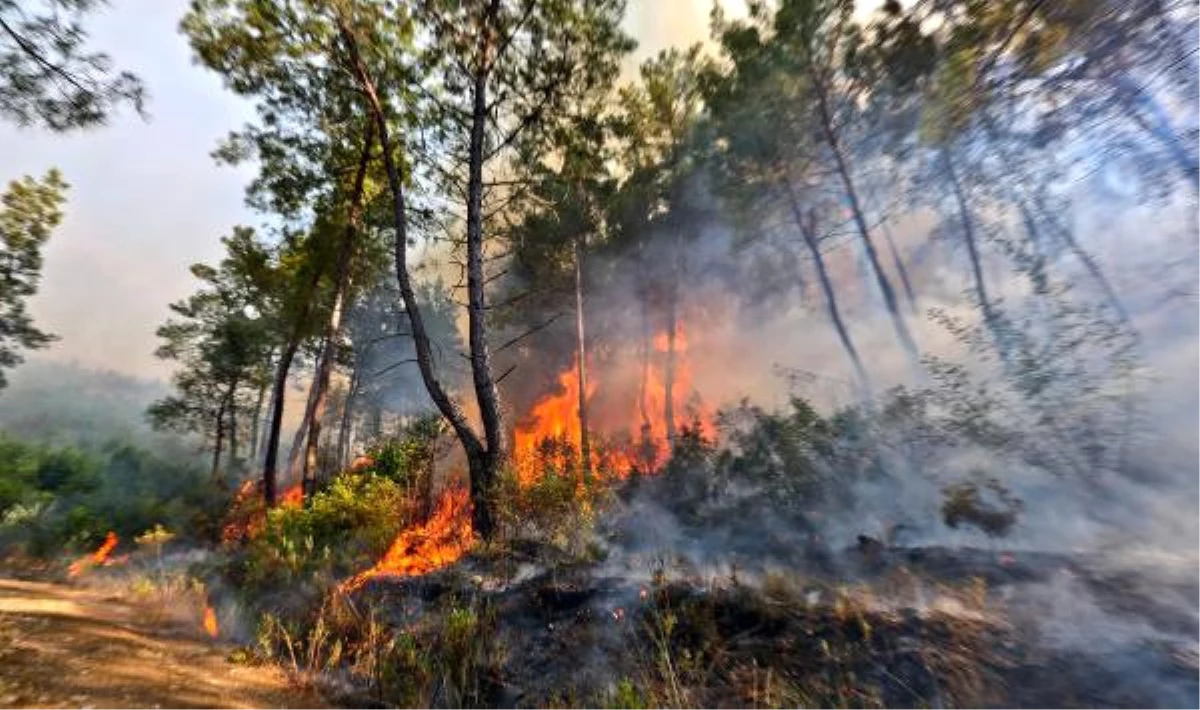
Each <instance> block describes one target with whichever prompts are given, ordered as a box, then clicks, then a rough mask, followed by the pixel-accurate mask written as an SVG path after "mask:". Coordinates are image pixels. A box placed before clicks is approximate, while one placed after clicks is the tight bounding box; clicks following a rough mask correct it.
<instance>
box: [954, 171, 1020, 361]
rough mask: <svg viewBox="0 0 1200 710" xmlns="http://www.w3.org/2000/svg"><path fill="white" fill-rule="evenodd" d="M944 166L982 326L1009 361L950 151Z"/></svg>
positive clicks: (971, 220) (965, 198)
mask: <svg viewBox="0 0 1200 710" xmlns="http://www.w3.org/2000/svg"><path fill="white" fill-rule="evenodd" d="M941 152H942V156H941V157H942V162H943V164H944V165H945V167H946V177H947V179H948V180H949V181H950V186H951V188H952V192H953V194H954V202H955V205H956V206H957V207H958V218H959V222H960V224H961V225H962V235H963V243H964V244H965V245H966V247H967V257H968V258H969V259H970V261H971V277H972V279H973V281H974V289H975V300H977V301H979V310H980V312H981V313H982V314H983V323H984V325H985V326H986V327H987V329H988V332H990V333H991V334H992V340H993V341H994V342H995V344H996V351H997V352H998V353H999V354H1000V358H1001V359H1002V360H1004V361H1006V362H1007V361H1008V353H1009V347H1008V340H1007V338H1006V337H1005V335H1004V332H1003V329H1002V328H1001V324H1000V320H999V318H998V316H997V314H996V311H995V309H993V308H992V302H991V299H990V298H989V297H988V292H987V284H986V282H985V281H984V278H983V264H982V259H981V258H980V255H979V244H978V240H977V239H976V235H975V220H974V219H973V218H972V216H971V207H970V205H968V204H967V197H966V194H965V192H964V191H963V187H962V182H961V181H960V180H959V179H958V173H957V172H956V171H955V170H954V161H953V160H952V159H951V157H950V151H949V149H948V148H942V151H941Z"/></svg>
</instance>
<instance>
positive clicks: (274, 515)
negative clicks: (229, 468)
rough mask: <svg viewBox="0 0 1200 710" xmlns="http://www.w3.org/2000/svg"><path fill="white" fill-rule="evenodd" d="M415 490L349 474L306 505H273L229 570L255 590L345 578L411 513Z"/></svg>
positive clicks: (375, 554) (323, 584) (380, 549)
mask: <svg viewBox="0 0 1200 710" xmlns="http://www.w3.org/2000/svg"><path fill="white" fill-rule="evenodd" d="M411 508H412V506H411V503H410V498H409V497H408V495H407V493H406V492H405V490H404V489H403V487H401V486H400V484H398V483H397V482H396V481H394V480H392V479H389V478H384V477H382V476H376V475H373V474H344V475H340V476H337V477H335V478H334V480H333V481H332V482H331V483H330V485H329V486H327V487H326V488H325V489H324V490H321V491H318V492H317V493H316V494H315V495H314V496H312V498H311V499H310V500H309V502H308V505H306V506H281V507H278V508H276V509H274V510H272V511H270V512H269V513H268V514H267V516H266V519H265V522H264V524H263V528H262V530H261V532H259V533H258V534H257V535H254V536H253V537H251V538H250V539H249V541H248V542H247V544H246V545H245V547H244V548H243V549H240V550H235V551H234V552H233V555H232V558H231V562H230V565H229V567H230V569H228V570H227V572H228V574H229V576H230V577H231V578H232V579H234V580H235V581H236V582H237V583H238V584H239V586H240V587H241V588H242V589H243V591H244V592H245V593H246V594H247V595H248V596H249V597H251V598H255V597H257V596H258V595H259V594H264V593H269V592H273V591H281V590H284V589H288V588H294V587H297V586H298V585H306V584H310V583H313V582H315V583H316V584H317V586H318V588H321V589H326V588H329V587H331V586H332V585H333V583H334V582H336V581H337V579H338V578H340V577H344V576H348V575H350V574H353V573H354V572H355V571H357V570H360V569H363V568H366V567H369V566H371V565H372V564H373V563H374V562H375V560H377V559H378V558H379V556H380V555H382V554H383V553H384V552H385V551H386V550H387V549H388V545H389V543H390V542H391V541H392V539H393V538H394V537H395V536H396V534H397V532H399V530H400V529H401V528H402V526H403V525H404V523H405V522H406V521H407V520H408V516H409V515H410V511H411Z"/></svg>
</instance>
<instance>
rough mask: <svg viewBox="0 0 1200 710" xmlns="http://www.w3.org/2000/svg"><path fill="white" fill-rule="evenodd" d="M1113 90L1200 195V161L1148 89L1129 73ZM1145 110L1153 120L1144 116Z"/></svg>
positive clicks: (1133, 117)
mask: <svg viewBox="0 0 1200 710" xmlns="http://www.w3.org/2000/svg"><path fill="white" fill-rule="evenodd" d="M1111 81H1112V85H1113V88H1114V89H1115V90H1116V94H1117V96H1118V97H1120V101H1121V103H1122V105H1123V106H1124V107H1125V110H1126V112H1128V114H1129V116H1130V118H1132V119H1133V122H1134V123H1136V124H1137V125H1138V127H1139V128H1141V129H1142V130H1143V131H1145V132H1146V133H1148V134H1150V135H1151V136H1152V137H1153V138H1154V139H1155V140H1156V141H1158V143H1159V144H1160V145H1161V146H1162V147H1163V149H1164V150H1166V152H1167V155H1169V156H1171V161H1172V162H1173V163H1174V164H1175V167H1176V168H1177V169H1178V170H1179V172H1180V173H1182V175H1183V177H1184V179H1185V180H1187V183H1188V187H1190V188H1192V192H1193V193H1196V192H1200V160H1197V157H1196V156H1194V155H1192V152H1191V151H1190V150H1189V148H1188V146H1187V143H1185V142H1184V141H1182V140H1180V138H1179V136H1178V135H1177V134H1176V133H1175V129H1174V128H1173V127H1172V126H1171V122H1170V120H1169V119H1168V118H1167V114H1166V111H1164V110H1163V107H1162V106H1161V105H1160V104H1159V103H1158V101H1157V100H1155V98H1154V97H1153V96H1151V95H1150V94H1149V93H1148V92H1146V90H1145V89H1143V88H1141V87H1140V86H1138V85H1137V84H1136V83H1135V82H1134V81H1133V80H1132V79H1130V78H1129V77H1128V76H1127V75H1125V74H1123V73H1122V74H1119V75H1118V76H1117V77H1116V78H1115V79H1112V80H1111ZM1143 109H1144V110H1145V113H1146V114H1149V117H1147V116H1146V115H1143V112H1142V111H1143Z"/></svg>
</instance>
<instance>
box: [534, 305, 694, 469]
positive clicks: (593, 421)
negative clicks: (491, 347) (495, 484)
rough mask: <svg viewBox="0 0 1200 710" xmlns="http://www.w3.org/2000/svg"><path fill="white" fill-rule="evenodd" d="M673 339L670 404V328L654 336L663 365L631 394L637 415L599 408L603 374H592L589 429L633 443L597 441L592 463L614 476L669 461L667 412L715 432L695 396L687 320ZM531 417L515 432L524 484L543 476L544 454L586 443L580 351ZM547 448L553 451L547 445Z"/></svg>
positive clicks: (676, 421) (678, 422)
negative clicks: (561, 446)
mask: <svg viewBox="0 0 1200 710" xmlns="http://www.w3.org/2000/svg"><path fill="white" fill-rule="evenodd" d="M674 340H675V342H674V358H673V362H671V363H670V369H671V371H672V373H671V376H670V379H671V385H672V386H671V387H670V392H671V394H670V400H671V402H670V403H671V406H670V407H668V406H667V399H668V396H667V392H668V387H667V378H668V376H667V374H666V372H665V371H666V370H667V369H668V366H667V360H668V357H669V354H670V352H671V350H672V347H671V342H670V338H669V337H668V333H667V332H666V331H662V332H660V333H658V335H656V336H655V337H654V340H653V347H654V350H655V352H656V354H657V357H656V359H657V360H658V361H659V366H658V367H648V368H646V370H645V372H644V373H643V375H642V381H641V386H640V389H641V391H640V392H630V393H628V394H627V398H631V399H633V400H634V402H633V412H632V417H629V416H628V415H627V414H626V411H620V410H619V411H618V412H615V413H614V412H606V411H603V410H599V409H596V408H595V406H594V405H595V403H594V402H593V398H594V395H595V394H596V390H597V382H598V378H597V375H596V373H595V371H594V370H593V371H592V373H591V374H590V378H591V379H590V380H589V382H588V388H587V397H586V400H587V406H588V407H589V420H590V421H589V424H590V427H589V431H593V432H595V433H597V434H600V435H601V436H602V437H603V439H604V440H605V441H608V442H617V441H626V442H629V443H628V445H625V446H618V447H613V446H597V445H596V444H595V443H594V444H593V445H592V447H591V448H592V452H591V456H592V460H593V463H594V464H596V465H598V467H599V468H600V469H603V470H605V471H606V472H608V473H609V474H610V475H612V476H615V477H617V478H625V477H626V476H628V475H629V473H630V471H631V469H632V468H634V467H635V466H636V467H637V468H639V469H640V470H641V471H642V472H646V473H648V472H653V471H656V470H658V469H659V468H660V467H661V466H662V465H663V464H664V463H666V460H667V458H668V457H669V454H670V442H669V440H670V435H671V432H670V431H669V429H670V427H668V426H667V418H668V416H669V417H670V418H671V419H672V420H674V424H675V429H676V430H678V429H679V428H681V427H682V426H685V425H686V426H693V425H694V426H698V427H699V429H700V433H701V434H702V435H703V436H704V437H705V438H707V439H710V440H711V439H713V438H715V436H716V425H715V421H714V420H715V418H714V416H713V414H712V412H711V411H710V410H709V409H708V408H707V407H705V406H704V404H703V402H701V401H700V399H699V398H698V397H697V396H696V392H695V386H694V384H693V374H692V369H691V364H690V362H689V361H688V358H687V350H688V341H687V338H686V336H685V334H684V329H683V324H682V323H680V324H678V325H677V326H676V330H675V339H674ZM625 401H628V399H626V400H625ZM668 412H669V414H668ZM526 421H527V422H528V423H527V424H525V425H524V426H519V427H518V428H517V430H516V432H515V433H514V447H513V452H514V459H515V461H516V467H517V471H518V477H519V479H520V482H521V484H522V485H523V486H528V485H530V484H531V483H533V482H535V481H536V480H537V479H538V478H539V476H540V474H541V472H540V470H539V467H540V465H541V464H543V463H545V462H544V461H541V460H539V459H541V458H544V456H542V454H544V453H555V454H559V455H562V454H564V453H570V455H571V456H575V455H577V453H578V452H579V450H580V449H581V447H582V443H581V436H580V433H581V432H580V422H579V364H578V355H576V357H575V359H573V361H572V363H571V365H570V367H568V368H567V369H565V370H563V371H562V372H561V373H559V375H558V389H557V390H556V391H555V392H552V393H550V394H547V395H546V396H544V397H543V398H542V399H540V400H538V402H537V403H536V404H535V405H534V406H533V409H532V410H531V411H530V414H529V415H528V417H527V418H526ZM556 443H561V444H564V445H566V446H567V447H570V449H571V451H570V452H560V451H556V450H554V446H555V444H556ZM543 447H545V448H546V449H548V450H549V451H545V450H543ZM563 458H564V459H565V458H567V457H566V456H564V457H563ZM560 463H566V462H565V461H563V462H560Z"/></svg>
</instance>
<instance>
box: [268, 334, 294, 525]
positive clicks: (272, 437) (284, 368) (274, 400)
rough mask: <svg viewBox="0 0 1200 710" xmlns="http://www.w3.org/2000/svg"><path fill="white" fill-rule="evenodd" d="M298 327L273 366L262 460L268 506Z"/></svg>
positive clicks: (273, 488)
mask: <svg viewBox="0 0 1200 710" xmlns="http://www.w3.org/2000/svg"><path fill="white" fill-rule="evenodd" d="M299 331H300V327H299V326H297V327H296V330H295V332H293V333H292V338H291V340H289V341H288V343H287V344H286V345H285V346H284V348H283V351H282V352H281V353H280V354H279V364H278V365H276V367H275V383H274V386H273V391H272V394H271V424H270V427H269V428H268V429H267V453H266V460H265V461H264V462H263V500H265V501H266V504H267V507H268V508H273V507H274V506H275V501H276V500H277V498H278V489H277V484H278V482H277V480H276V477H277V476H276V468H277V467H278V465H279V430H280V428H281V427H282V426H283V400H284V399H285V396H286V394H287V379H288V371H289V370H290V369H291V367H292V359H293V358H295V357H296V349H297V348H298V347H299V346H300V342H299V341H300V337H299Z"/></svg>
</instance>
